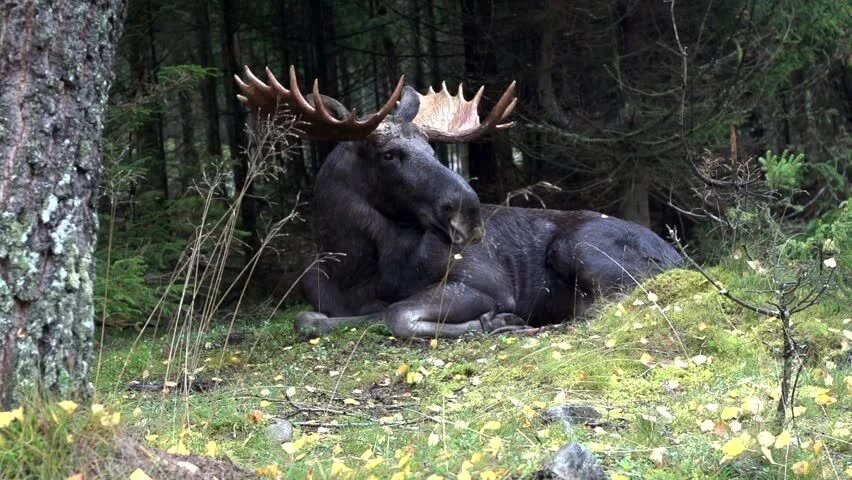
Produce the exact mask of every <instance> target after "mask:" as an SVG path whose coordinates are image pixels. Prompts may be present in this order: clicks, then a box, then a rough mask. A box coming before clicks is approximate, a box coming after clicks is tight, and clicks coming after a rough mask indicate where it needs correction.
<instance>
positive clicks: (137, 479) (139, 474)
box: [128, 468, 153, 480]
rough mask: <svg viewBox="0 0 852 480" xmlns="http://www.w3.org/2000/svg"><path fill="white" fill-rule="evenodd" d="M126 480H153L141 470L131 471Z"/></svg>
mask: <svg viewBox="0 0 852 480" xmlns="http://www.w3.org/2000/svg"><path fill="white" fill-rule="evenodd" d="M128 478H129V479H130V480H153V479H152V478H151V477H150V476H149V475H148V474H147V473H145V470H142V469H141V468H137V469H136V470H133V473H131V474H130V477H128Z"/></svg>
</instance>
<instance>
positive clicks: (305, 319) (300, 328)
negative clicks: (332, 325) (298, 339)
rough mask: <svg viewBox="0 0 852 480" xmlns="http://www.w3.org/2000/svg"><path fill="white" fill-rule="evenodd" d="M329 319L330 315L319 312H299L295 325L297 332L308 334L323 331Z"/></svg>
mask: <svg viewBox="0 0 852 480" xmlns="http://www.w3.org/2000/svg"><path fill="white" fill-rule="evenodd" d="M326 320H328V315H325V314H323V313H319V312H299V313H298V314H296V323H295V325H294V327H295V329H296V331H297V332H299V333H301V334H303V335H308V334H311V333H321V332H323V331H324V330H325V329H324V328H323V327H324V325H325V321H326Z"/></svg>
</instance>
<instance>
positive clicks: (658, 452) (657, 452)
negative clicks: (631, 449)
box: [648, 447, 666, 465]
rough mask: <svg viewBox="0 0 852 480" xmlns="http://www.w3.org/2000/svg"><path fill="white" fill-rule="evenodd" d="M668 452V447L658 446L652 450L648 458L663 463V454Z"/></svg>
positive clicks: (658, 463)
mask: <svg viewBox="0 0 852 480" xmlns="http://www.w3.org/2000/svg"><path fill="white" fill-rule="evenodd" d="M665 453H666V447H657V448H655V449H653V450H651V455H650V456H648V458H650V459H651V461H652V462H654V463H656V464H657V465H662V463H663V455H664V454H665Z"/></svg>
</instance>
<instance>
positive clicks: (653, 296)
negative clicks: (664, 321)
mask: <svg viewBox="0 0 852 480" xmlns="http://www.w3.org/2000/svg"><path fill="white" fill-rule="evenodd" d="M659 299H660V297H658V296H657V294H656V293H654V292H648V301H649V302H656V301H657V300H659Z"/></svg>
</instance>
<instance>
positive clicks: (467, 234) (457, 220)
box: [449, 211, 485, 245]
mask: <svg viewBox="0 0 852 480" xmlns="http://www.w3.org/2000/svg"><path fill="white" fill-rule="evenodd" d="M449 234H450V241H452V243H453V244H455V245H460V244H470V243H478V242H480V241H482V237H483V235H484V234H485V229H484V228H483V226H482V221H481V220H480V218H479V212H478V211H477V213H476V214H475V215H471V214H470V213H468V214H462V213H458V214H456V215H454V216H453V217H452V219H451V220H450V231H449Z"/></svg>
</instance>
